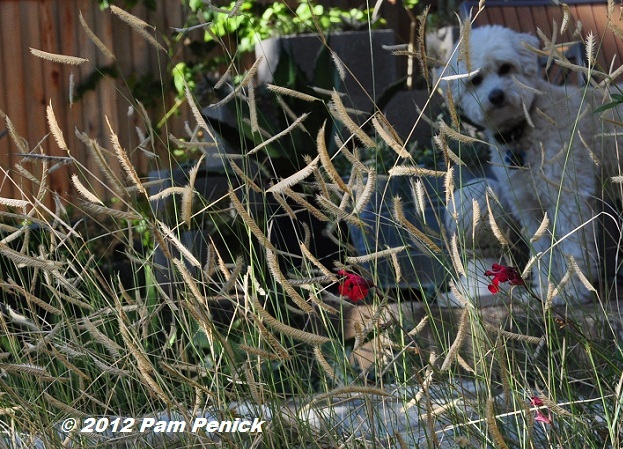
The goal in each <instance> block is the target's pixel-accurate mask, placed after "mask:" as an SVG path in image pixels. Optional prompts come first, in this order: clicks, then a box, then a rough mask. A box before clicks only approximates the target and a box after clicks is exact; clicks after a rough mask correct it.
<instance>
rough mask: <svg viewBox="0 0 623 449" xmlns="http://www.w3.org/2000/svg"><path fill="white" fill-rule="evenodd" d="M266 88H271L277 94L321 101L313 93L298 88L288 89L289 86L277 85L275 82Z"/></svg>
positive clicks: (310, 100)
mask: <svg viewBox="0 0 623 449" xmlns="http://www.w3.org/2000/svg"><path fill="white" fill-rule="evenodd" d="M266 88H267V89H268V90H270V91H271V92H274V93H276V94H279V95H285V96H288V97H292V98H296V99H298V100H303V101H309V102H312V101H320V98H318V97H314V96H313V95H308V94H304V93H302V92H299V91H296V90H292V89H288V88H287V87H282V86H275V85H274V84H267V85H266Z"/></svg>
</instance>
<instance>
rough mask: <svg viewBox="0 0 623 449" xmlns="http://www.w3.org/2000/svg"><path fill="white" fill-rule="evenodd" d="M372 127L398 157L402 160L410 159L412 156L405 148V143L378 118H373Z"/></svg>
mask: <svg viewBox="0 0 623 449" xmlns="http://www.w3.org/2000/svg"><path fill="white" fill-rule="evenodd" d="M372 126H374V129H375V131H376V132H377V133H378V135H379V137H380V138H381V139H383V141H384V142H385V143H386V144H387V145H388V146H389V147H390V148H391V149H392V150H394V151H395V152H396V154H397V155H398V157H401V158H409V157H411V155H410V154H409V152H408V151H407V150H405V148H404V143H403V142H401V141H400V137H398V136H397V135H396V134H395V133H392V132H390V131H388V130H387V129H386V128H385V127H384V126H383V125H382V124H381V122H380V120H379V119H378V117H376V116H375V117H372Z"/></svg>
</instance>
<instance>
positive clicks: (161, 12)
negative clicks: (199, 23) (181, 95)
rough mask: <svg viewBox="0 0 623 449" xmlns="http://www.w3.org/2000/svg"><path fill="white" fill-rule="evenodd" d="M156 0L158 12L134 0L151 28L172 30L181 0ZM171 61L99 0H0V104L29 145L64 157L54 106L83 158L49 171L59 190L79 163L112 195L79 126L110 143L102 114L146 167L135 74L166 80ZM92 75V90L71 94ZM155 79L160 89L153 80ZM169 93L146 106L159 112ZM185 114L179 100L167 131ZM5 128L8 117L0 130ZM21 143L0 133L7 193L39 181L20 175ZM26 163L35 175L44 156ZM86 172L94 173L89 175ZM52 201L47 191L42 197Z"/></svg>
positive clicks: (67, 189)
mask: <svg viewBox="0 0 623 449" xmlns="http://www.w3.org/2000/svg"><path fill="white" fill-rule="evenodd" d="M158 3H159V5H158V9H157V11H155V12H152V11H147V10H145V9H143V8H141V7H137V8H135V9H134V10H133V11H132V13H133V14H135V15H137V16H139V17H141V18H143V19H144V20H145V21H146V22H147V23H149V24H151V25H154V26H155V32H154V30H151V29H148V31H149V32H150V33H152V34H153V35H154V36H156V37H157V39H158V40H159V41H160V42H163V38H162V37H161V35H165V36H170V35H171V31H172V30H171V27H180V26H183V24H184V20H185V11H183V9H182V7H181V4H180V2H179V1H163V2H158ZM80 13H81V14H82V16H83V18H84V20H85V22H86V23H87V24H88V26H89V27H90V29H91V30H92V31H93V32H94V33H95V35H97V37H98V38H99V39H100V40H101V41H102V42H103V44H104V45H105V46H106V47H107V48H108V49H109V50H110V51H111V52H112V54H113V55H114V59H111V58H109V57H106V56H105V55H104V54H103V53H102V52H101V51H100V50H99V49H98V48H97V47H96V46H95V45H94V44H93V42H92V41H91V40H90V39H89V37H88V35H87V33H86V32H85V30H84V28H83V27H82V26H81V24H80ZM30 48H35V49H38V50H42V51H45V52H50V53H56V54H63V55H71V56H79V57H82V58H86V59H88V62H86V63H83V64H81V65H79V66H71V65H66V64H59V63H54V62H51V61H47V60H44V59H41V58H38V57H35V56H33V55H32V54H31V52H30ZM174 57H175V56H174ZM171 63H172V60H171V57H170V56H169V55H167V53H166V52H164V51H158V50H156V48H155V47H154V46H152V45H151V44H149V43H148V42H146V40H145V39H144V38H142V37H141V36H139V35H138V34H137V33H136V32H135V31H134V30H132V29H131V28H130V27H129V26H128V25H127V24H126V23H124V22H122V21H121V20H120V19H119V18H118V17H117V16H115V15H113V14H112V13H111V12H110V11H109V10H104V11H101V10H100V9H99V7H98V6H97V4H96V2H94V1H93V0H63V1H55V0H37V1H35V0H19V1H17V0H15V1H13V0H8V1H7V0H2V1H0V110H2V111H3V112H4V113H5V114H6V115H7V116H8V117H9V118H10V120H11V122H12V123H13V126H14V128H15V131H16V132H17V133H18V134H19V135H20V136H22V137H24V138H25V139H26V140H27V142H28V145H29V148H30V149H31V150H33V149H35V147H36V146H37V144H38V143H39V142H41V146H42V149H43V153H44V154H46V155H52V156H67V154H66V152H65V151H63V150H61V149H60V148H59V146H58V144H57V143H56V142H55V141H54V139H53V138H52V136H48V137H47V138H46V135H47V134H48V132H49V127H48V124H47V122H46V108H47V106H49V105H52V108H53V110H54V113H55V116H56V119H57V121H58V124H59V125H60V128H61V130H62V132H63V135H64V138H65V140H66V142H67V147H68V149H69V151H70V152H71V156H73V157H74V158H75V159H76V160H77V164H75V165H73V166H67V167H63V168H61V169H58V170H56V171H54V172H53V173H51V174H50V176H49V182H50V186H51V188H52V190H53V191H55V192H57V193H58V194H60V195H61V196H63V197H67V196H68V195H71V192H72V190H73V188H72V184H71V182H70V176H71V174H72V173H75V172H78V171H82V172H85V176H84V178H83V179H85V180H88V181H90V182H92V183H93V184H92V186H93V190H94V191H95V192H96V194H98V195H100V196H101V198H103V199H104V200H106V199H109V198H110V195H109V193H108V192H107V191H106V189H105V188H104V186H103V185H101V184H98V183H97V181H96V179H97V176H98V175H100V171H99V170H98V167H97V165H96V163H95V161H94V159H93V158H92V157H89V154H88V152H87V151H86V148H85V146H84V145H83V143H81V142H80V141H79V140H78V139H77V137H76V134H75V131H76V130H79V131H81V132H85V133H86V134H88V135H89V136H90V137H91V138H94V139H96V140H97V141H98V143H99V144H100V145H102V146H104V147H105V148H111V144H110V132H109V128H108V125H107V123H106V119H108V121H109V122H110V125H111V127H112V129H113V130H114V131H115V133H117V134H118V136H119V140H120V142H121V144H122V146H123V147H124V148H125V149H126V150H127V151H128V153H129V154H130V156H131V158H132V161H133V163H134V164H135V166H136V168H137V170H138V171H139V172H140V173H144V172H146V170H147V169H148V165H149V161H148V158H147V157H145V155H144V154H142V153H141V151H140V150H139V149H137V148H136V146H137V144H138V134H137V132H136V128H137V127H138V128H139V129H143V130H145V129H146V126H145V123H144V122H143V120H142V119H141V117H140V116H139V114H138V113H137V111H134V113H132V110H131V109H130V107H131V106H132V101H131V100H130V98H131V97H130V91H131V89H132V87H133V83H136V82H137V81H142V82H143V84H147V83H148V82H159V80H160V79H164V80H169V79H170V75H169V74H168V73H167V70H168V68H169V67H170V64H171ZM100 72H104V73H108V74H109V75H110V74H114V75H115V76H104V77H103V78H101V79H100V80H99V81H98V82H97V83H94V82H95V80H96V78H97V77H98V75H97V74H98V73H100ZM142 77H144V78H142ZM70 79H73V81H70ZM89 83H92V84H94V87H95V89H92V90H88V89H87V90H85V91H84V92H83V93H82V96H81V98H79V99H76V100H75V101H73V103H71V102H70V99H69V95H70V90H71V89H72V88H71V87H70V86H71V85H73V92H74V94H76V92H78V91H79V89H78V88H79V87H80V86H81V87H82V88H85V87H87V86H88V85H89ZM154 87H155V88H156V89H157V88H158V86H157V85H156V86H154ZM156 98H158V97H157V96H156ZM173 100H174V99H173V98H172V97H171V95H167V96H166V97H165V98H164V100H163V99H162V97H160V101H159V102H157V103H159V104H157V105H152V106H151V107H149V114H150V120H151V121H152V122H158V121H159V120H161V119H162V117H163V116H164V114H165V112H166V110H167V108H170V107H171V106H172V105H173V103H174V101H173ZM163 103H164V104H163ZM185 119H188V112H187V111H186V110H185V109H184V108H182V110H181V115H177V116H173V117H172V119H170V120H169V121H168V122H167V128H166V131H165V128H163V134H164V133H165V132H167V131H170V132H173V133H174V134H176V135H181V134H182V131H181V130H182V127H183V122H184V120H185ZM5 127H6V126H5V123H4V119H3V120H2V121H1V123H0V130H2V129H3V128H5ZM161 137H162V136H161ZM19 151H20V150H19V148H18V147H17V146H16V145H14V143H13V142H12V139H10V138H9V136H8V135H6V134H5V135H4V136H3V137H2V138H0V167H1V169H2V172H3V173H2V177H1V178H0V179H1V180H2V182H1V184H0V195H1V196H2V197H5V198H20V196H21V195H22V194H23V193H24V192H23V190H25V191H26V192H29V191H32V189H34V188H35V187H36V184H34V183H32V182H24V183H23V184H22V181H26V180H25V178H24V177H23V176H20V175H18V173H17V172H16V167H15V164H16V163H18V162H19V161H20V157H19V156H18V155H17V153H19ZM156 151H157V153H159V154H161V155H164V154H166V151H167V149H166V148H165V146H164V145H156ZM111 161H113V166H114V169H115V170H118V169H119V168H118V164H117V163H116V162H115V161H114V157H113V158H111ZM163 162H164V161H163ZM164 163H168V162H164ZM23 165H24V167H25V168H26V169H28V170H30V171H32V172H33V173H35V174H36V173H38V172H40V164H38V163H34V162H29V163H24V164H23ZM80 166H82V167H84V168H81V167H80ZM86 171H88V172H91V173H92V174H93V175H91V176H89V175H88V174H86ZM30 193H31V192H30ZM51 202H52V199H51V198H49V196H48V198H46V203H47V204H51Z"/></svg>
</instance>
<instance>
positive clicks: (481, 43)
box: [440, 25, 539, 132]
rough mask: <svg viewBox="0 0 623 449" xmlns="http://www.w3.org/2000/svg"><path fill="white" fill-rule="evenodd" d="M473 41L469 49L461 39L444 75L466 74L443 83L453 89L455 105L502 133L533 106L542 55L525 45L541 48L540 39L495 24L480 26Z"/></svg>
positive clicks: (466, 114) (475, 30)
mask: <svg viewBox="0 0 623 449" xmlns="http://www.w3.org/2000/svg"><path fill="white" fill-rule="evenodd" d="M469 42H470V45H469V52H465V51H464V48H461V46H462V45H464V44H463V43H462V42H461V43H460V44H459V46H458V48H457V50H456V51H455V52H454V54H453V56H452V58H451V59H450V61H449V62H448V67H447V69H445V72H444V73H443V76H444V77H453V76H454V75H466V76H464V77H458V78H454V79H450V80H447V79H443V78H442V80H441V84H440V86H441V88H442V89H448V88H449V89H450V90H451V92H452V98H453V100H454V102H455V104H456V105H457V106H458V107H459V109H460V110H461V113H462V114H463V115H465V116H466V117H467V118H468V119H469V120H471V121H472V122H473V123H475V124H477V125H480V126H482V127H484V128H487V129H490V130H494V131H496V132H504V131H506V130H509V129H511V128H513V127H514V126H516V125H517V124H518V123H520V122H521V121H522V120H523V119H524V117H525V110H527V109H529V108H530V106H531V105H532V102H533V101H534V97H535V90H534V88H532V86H534V85H535V82H536V80H537V79H538V76H539V68H538V59H537V56H536V55H535V54H534V53H533V52H531V51H530V50H528V49H527V48H525V47H524V45H523V43H526V44H528V45H531V46H533V47H537V46H538V44H539V41H538V39H536V38H535V37H534V36H531V35H529V34H521V33H517V32H515V31H512V30H510V29H508V28H504V27H501V26H495V25H494V26H483V27H479V28H474V29H473V30H472V31H471V33H470V39H469ZM466 56H467V58H466ZM466 59H468V60H467V61H466ZM468 68H469V70H468ZM524 105H525V106H524Z"/></svg>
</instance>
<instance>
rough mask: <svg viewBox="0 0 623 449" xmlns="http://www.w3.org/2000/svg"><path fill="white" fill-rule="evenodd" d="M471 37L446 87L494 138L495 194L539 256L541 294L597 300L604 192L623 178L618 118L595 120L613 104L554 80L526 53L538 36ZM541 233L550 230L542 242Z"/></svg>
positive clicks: (503, 31)
mask: <svg viewBox="0 0 623 449" xmlns="http://www.w3.org/2000/svg"><path fill="white" fill-rule="evenodd" d="M470 34H471V35H470V38H469V51H465V48H464V47H463V48H462V47H461V46H462V45H464V44H463V43H459V45H458V47H457V50H456V51H455V52H454V53H453V56H452V57H451V58H450V61H449V62H448V65H447V66H446V67H445V68H444V71H443V73H442V74H441V75H442V78H441V81H440V87H441V88H442V90H443V89H449V90H450V93H451V94H452V99H453V101H454V104H455V105H456V106H457V109H458V110H459V112H460V114H461V115H463V116H464V117H466V118H468V119H469V121H471V122H472V123H474V124H476V125H479V126H481V127H482V128H484V130H485V132H486V135H487V138H488V141H489V143H490V144H491V164H492V168H493V172H494V174H495V177H496V178H497V181H498V182H497V183H496V182H495V181H494V182H493V183H492V185H493V186H494V187H495V188H494V191H495V193H496V194H497V196H498V197H499V199H500V202H501V204H502V207H503V208H508V210H509V211H510V212H511V213H512V215H513V216H514V219H515V220H517V222H518V223H519V225H520V227H521V233H522V235H523V237H524V240H525V241H526V242H529V244H530V249H531V255H532V256H535V258H534V259H533V262H534V265H533V268H532V269H531V279H530V280H531V284H532V286H533V288H534V289H535V291H536V292H537V293H538V294H539V295H541V298H542V299H543V300H545V299H546V298H547V294H548V291H549V292H550V297H551V294H552V292H556V295H555V296H554V297H553V302H554V304H557V305H560V304H565V303H572V302H576V303H585V302H589V301H591V300H592V299H593V297H594V293H593V292H592V290H593V289H592V287H591V285H588V284H589V282H588V281H587V280H589V281H590V282H591V283H594V282H596V281H597V280H598V273H599V252H598V250H597V247H598V244H597V235H596V231H595V220H594V217H595V216H596V215H597V214H598V213H599V210H600V209H601V206H600V204H601V203H600V201H601V199H602V198H603V197H604V192H605V190H606V189H611V190H616V188H617V187H620V185H619V184H616V183H613V181H612V179H611V177H612V176H619V175H620V171H619V166H620V164H619V147H618V145H619V143H620V144H621V145H623V138H618V139H617V133H620V134H621V137H623V127H618V126H616V125H615V124H614V123H617V122H618V123H620V122H621V119H620V118H619V117H618V114H617V113H618V111H617V110H616V109H612V110H607V111H605V112H602V113H595V112H594V111H595V109H596V108H597V107H599V106H600V105H601V104H603V103H604V101H606V102H609V101H611V100H610V99H609V97H608V95H607V94H605V93H604V92H603V91H600V90H597V89H593V88H576V87H572V86H554V85H552V84H550V83H548V82H546V81H545V80H544V79H543V77H542V74H541V70H540V68H539V65H538V57H537V55H536V54H535V53H534V52H533V51H530V50H529V49H528V48H527V47H526V45H525V44H527V45H529V46H532V47H535V48H538V46H539V41H538V39H536V38H535V37H534V36H531V35H528V34H520V33H517V32H514V31H512V30H510V29H507V28H504V27H501V26H483V27H479V28H475V29H473V30H472V31H471V33H470ZM456 75H464V76H456ZM622 150H623V147H622ZM622 154H623V153H622ZM470 206H471V202H470ZM546 214H547V215H546ZM546 216H547V219H545V217H546ZM544 220H547V221H548V223H549V224H548V226H547V229H545V230H544V229H543V228H542V227H541V225H542V224H543V223H544ZM464 221H465V220H464ZM500 225H502V223H500ZM537 230H541V231H542V230H544V231H545V232H544V233H543V236H542V237H541V238H538V239H535V238H533V237H534V235H535V233H536V232H537ZM468 232H469V231H468ZM539 234H541V232H539ZM531 239H532V240H531ZM476 243H477V242H476ZM573 261H575V262H573ZM574 263H575V264H577V266H574ZM578 271H579V272H580V273H581V274H578ZM583 277H584V279H583ZM561 281H562V282H561ZM556 286H558V287H559V288H558V289H557V290H556V289H554V287H556ZM552 289H553V290H552Z"/></svg>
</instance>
